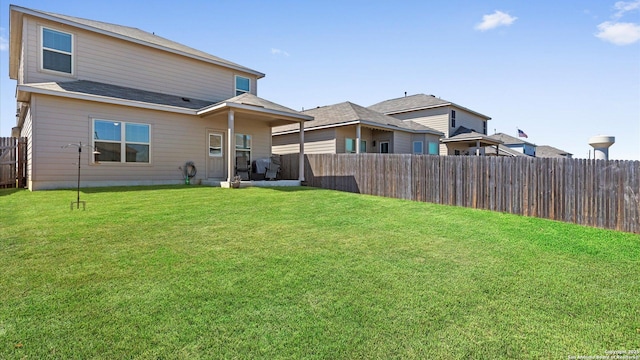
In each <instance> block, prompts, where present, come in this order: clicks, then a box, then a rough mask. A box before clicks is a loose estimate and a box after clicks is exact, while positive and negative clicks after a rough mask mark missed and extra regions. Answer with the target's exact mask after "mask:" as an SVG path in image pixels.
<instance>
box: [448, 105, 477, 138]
mask: <svg viewBox="0 0 640 360" xmlns="http://www.w3.org/2000/svg"><path fill="white" fill-rule="evenodd" d="M452 110H455V111H456V129H457V128H458V127H459V126H464V127H466V128H467V129H471V130H474V131H475V132H478V133H480V134H483V123H484V119H483V118H481V117H479V116H477V115H474V114H472V113H470V112H467V111H464V110H462V109H459V108H455V107H454V108H452ZM449 112H451V111H449ZM451 131H452V132H453V131H455V129H452V130H451ZM485 135H486V134H485Z"/></svg>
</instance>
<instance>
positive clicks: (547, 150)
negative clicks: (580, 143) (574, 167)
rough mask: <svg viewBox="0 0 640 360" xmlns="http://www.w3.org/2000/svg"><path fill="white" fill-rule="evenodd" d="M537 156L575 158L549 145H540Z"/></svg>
mask: <svg viewBox="0 0 640 360" xmlns="http://www.w3.org/2000/svg"><path fill="white" fill-rule="evenodd" d="M536 156H537V157H541V158H565V159H572V158H573V154H571V153H569V152H566V151H564V150H560V149H558V148H555V147H553V146H549V145H538V147H537V148H536Z"/></svg>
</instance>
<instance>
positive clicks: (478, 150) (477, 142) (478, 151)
mask: <svg viewBox="0 0 640 360" xmlns="http://www.w3.org/2000/svg"><path fill="white" fill-rule="evenodd" d="M476 156H480V140H476Z"/></svg>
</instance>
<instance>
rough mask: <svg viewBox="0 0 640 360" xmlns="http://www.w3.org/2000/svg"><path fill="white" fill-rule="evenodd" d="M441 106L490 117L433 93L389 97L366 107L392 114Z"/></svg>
mask: <svg viewBox="0 0 640 360" xmlns="http://www.w3.org/2000/svg"><path fill="white" fill-rule="evenodd" d="M443 106H452V107H456V108H458V109H461V110H464V111H468V112H470V113H471V114H474V115H476V116H479V117H481V118H483V119H485V120H490V119H491V118H490V117H489V116H487V115H483V114H481V113H479V112H477V111H473V110H471V109H468V108H466V107H464V106H460V105H458V104H456V103H453V102H451V101H448V100H444V99H440V98H437V97H435V95H425V94H416V95H409V96H404V97H401V98H396V99H389V100H385V101H381V102H379V103H377V104H373V105H371V106H369V107H368V108H369V109H371V110H375V111H378V112H381V113H383V114H386V115H393V114H399V113H406V112H411V111H419V110H426V109H433V108H437V107H443Z"/></svg>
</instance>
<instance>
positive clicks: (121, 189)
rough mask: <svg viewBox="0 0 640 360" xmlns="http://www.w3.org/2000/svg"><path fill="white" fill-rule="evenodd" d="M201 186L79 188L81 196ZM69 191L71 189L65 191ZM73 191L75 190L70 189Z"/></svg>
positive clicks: (198, 186) (199, 186)
mask: <svg viewBox="0 0 640 360" xmlns="http://www.w3.org/2000/svg"><path fill="white" fill-rule="evenodd" d="M205 187H208V186H202V185H140V186H105V187H87V188H80V192H81V193H83V194H102V193H112V192H113V193H116V192H117V193H121V192H139V191H155V190H178V189H186V188H205ZM67 190H71V189H67ZM72 190H75V189H72Z"/></svg>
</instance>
